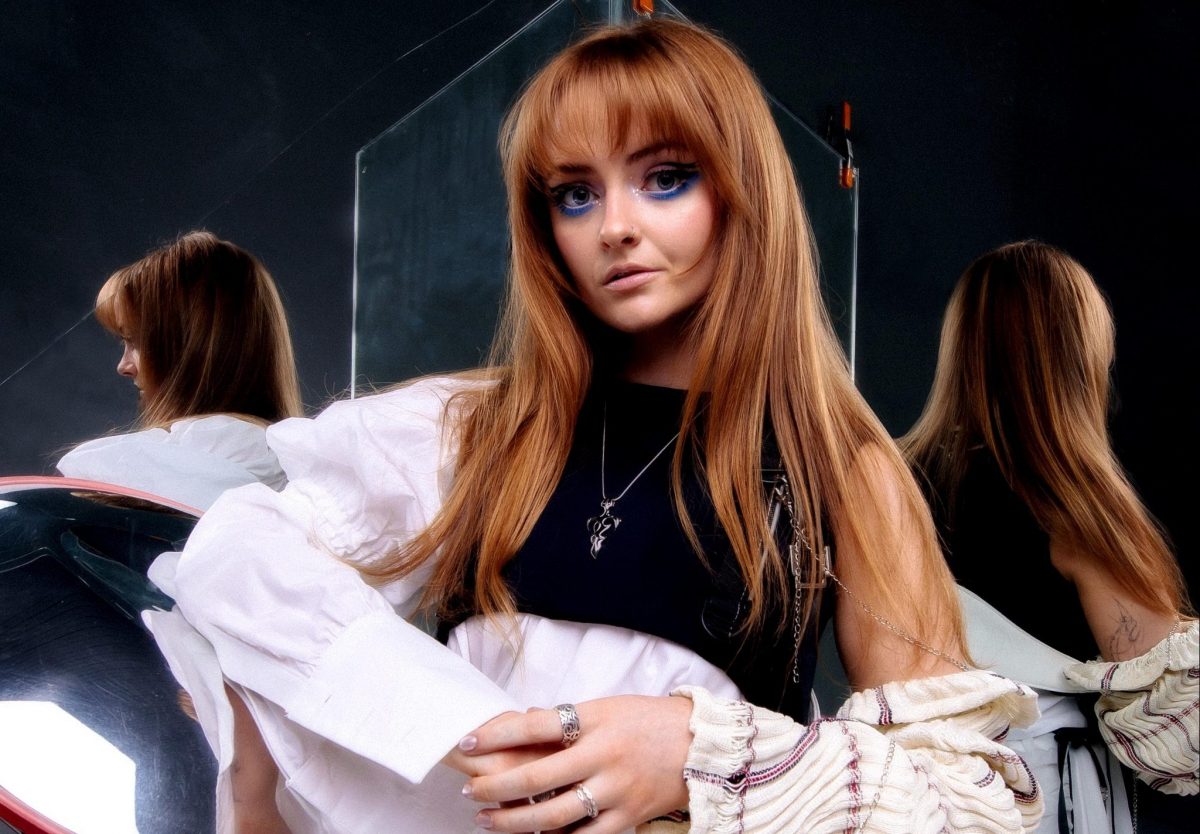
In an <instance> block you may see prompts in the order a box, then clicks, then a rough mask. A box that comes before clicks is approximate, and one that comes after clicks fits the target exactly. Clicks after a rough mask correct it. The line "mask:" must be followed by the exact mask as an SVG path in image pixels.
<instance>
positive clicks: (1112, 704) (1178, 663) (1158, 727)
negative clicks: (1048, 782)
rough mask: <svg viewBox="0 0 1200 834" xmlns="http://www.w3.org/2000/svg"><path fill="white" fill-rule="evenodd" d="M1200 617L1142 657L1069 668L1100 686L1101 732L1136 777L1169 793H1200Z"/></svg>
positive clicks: (1083, 681)
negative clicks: (1199, 628)
mask: <svg viewBox="0 0 1200 834" xmlns="http://www.w3.org/2000/svg"><path fill="white" fill-rule="evenodd" d="M1198 639H1200V635H1198V631H1197V621H1195V620H1192V621H1191V622H1189V623H1185V624H1184V627H1183V628H1182V630H1180V629H1179V628H1176V630H1174V631H1172V632H1171V634H1169V635H1168V636H1167V637H1166V638H1165V639H1163V640H1162V641H1161V642H1159V643H1158V644H1157V645H1156V646H1154V648H1152V649H1150V651H1148V652H1146V653H1145V654H1143V655H1139V656H1138V657H1135V658H1132V659H1130V660H1123V661H1119V662H1115V663H1110V662H1105V661H1091V662H1089V663H1079V664H1076V665H1073V666H1069V667H1067V669H1066V674H1067V677H1069V678H1070V679H1071V680H1073V681H1075V682H1076V683H1078V684H1079V685H1081V686H1083V687H1085V688H1086V689H1088V690H1089V691H1092V692H1098V693H1099V694H1100V698H1099V700H1097V702H1096V717H1097V718H1099V719H1100V734H1101V735H1102V736H1103V737H1104V742H1105V744H1107V745H1108V748H1109V750H1111V751H1112V752H1113V755H1115V756H1116V757H1117V759H1119V760H1120V762H1121V763H1122V764H1124V765H1125V766H1126V767H1128V768H1130V769H1131V770H1133V771H1134V773H1135V774H1136V775H1137V778H1138V779H1140V780H1141V781H1143V782H1145V783H1146V784H1148V785H1150V786H1151V787H1152V788H1154V789H1155V790H1158V791H1161V792H1163V793H1168V794H1184V795H1192V794H1195V793H1197V791H1198V789H1200V788H1198V785H1197V770H1198V769H1200V753H1198V752H1197V743H1198V741H1197V735H1198V734H1200V716H1198V714H1197V712H1198V706H1197V693H1198V691H1200V648H1198V646H1197V642H1198Z"/></svg>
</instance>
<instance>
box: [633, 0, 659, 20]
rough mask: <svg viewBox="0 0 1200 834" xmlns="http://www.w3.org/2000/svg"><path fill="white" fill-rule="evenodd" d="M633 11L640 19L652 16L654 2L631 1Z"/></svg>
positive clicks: (646, 0) (649, 0)
mask: <svg viewBox="0 0 1200 834" xmlns="http://www.w3.org/2000/svg"><path fill="white" fill-rule="evenodd" d="M632 2H633V10H634V11H635V12H637V13H638V14H640V15H641V16H642V17H649V16H650V15H652V14H654V0H632Z"/></svg>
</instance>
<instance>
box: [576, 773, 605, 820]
mask: <svg viewBox="0 0 1200 834" xmlns="http://www.w3.org/2000/svg"><path fill="white" fill-rule="evenodd" d="M575 796H577V797H579V801H580V802H582V803H583V810H584V811H586V812H587V815H588V819H593V820H594V819H595V818H596V815H597V814H599V813H600V809H599V808H597V807H596V797H594V796H592V792H591V791H589V790H588V787H587V785H585V784H583V782H580V783H579V784H578V785H576V786H575Z"/></svg>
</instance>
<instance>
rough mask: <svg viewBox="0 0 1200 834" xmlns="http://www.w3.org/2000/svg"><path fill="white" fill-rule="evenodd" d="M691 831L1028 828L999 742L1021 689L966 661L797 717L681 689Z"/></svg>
mask: <svg viewBox="0 0 1200 834" xmlns="http://www.w3.org/2000/svg"><path fill="white" fill-rule="evenodd" d="M678 694H682V695H687V696H688V697H690V698H691V699H692V701H693V706H692V718H691V730H692V733H693V740H692V744H691V748H690V750H689V753H688V762H687V767H686V770H685V772H684V776H685V778H686V780H687V783H688V795H689V812H690V814H691V825H692V827H691V831H692V832H693V834H701V833H702V832H704V833H705V834H729V832H753V833H754V834H775V833H776V832H778V834H784V832H794V831H805V832H809V834H818V833H819V832H830V833H831V834H832V832H839V834H840V832H844V831H869V832H897V834H899V832H904V834H927V832H928V833H929V834H933V832H939V834H940V832H944V831H973V832H995V834H1001V832H1018V831H1032V830H1033V829H1034V828H1036V827H1037V824H1038V820H1039V819H1040V818H1041V815H1042V797H1041V794H1040V791H1039V790H1038V787H1037V783H1036V781H1035V780H1034V779H1033V776H1032V774H1031V773H1030V772H1029V769H1028V768H1027V767H1026V766H1025V763H1024V761H1022V759H1021V758H1020V757H1019V756H1017V755H1016V754H1015V753H1013V752H1012V751H1011V750H1009V749H1008V748H1007V747H1005V746H1004V745H1003V743H1002V741H1003V738H1004V736H1005V734H1006V733H1007V732H1008V730H1009V728H1010V727H1012V726H1022V725H1026V724H1029V723H1032V721H1033V720H1034V719H1036V717H1037V696H1036V694H1035V693H1034V692H1033V691H1032V690H1030V689H1029V688H1028V687H1025V686H1022V685H1020V684H1017V683H1014V682H1012V681H1010V680H1007V679H1005V678H1002V677H999V676H998V675H993V674H991V673H989V672H982V671H969V672H961V673H958V674H954V675H947V676H944V677H936V678H923V679H920V680H911V681H904V682H894V683H888V684H885V685H883V686H880V687H877V688H875V689H871V690H866V691H863V692H857V693H855V694H853V695H852V696H851V697H850V698H849V699H848V700H847V701H846V703H845V705H843V707H842V709H841V710H840V711H839V712H838V716H837V718H825V719H820V720H817V721H815V722H814V723H812V724H810V725H808V726H804V725H801V724H797V723H796V722H795V721H793V720H792V719H790V718H788V717H787V716H783V715H780V714H778V713H774V712H771V711H769V710H765V709H760V708H759V707H756V706H753V705H751V704H748V703H745V702H741V701H730V700H726V699H722V698H716V697H714V696H713V695H711V694H710V693H708V692H707V691H706V690H703V689H699V688H694V687H683V688H682V689H680V690H678Z"/></svg>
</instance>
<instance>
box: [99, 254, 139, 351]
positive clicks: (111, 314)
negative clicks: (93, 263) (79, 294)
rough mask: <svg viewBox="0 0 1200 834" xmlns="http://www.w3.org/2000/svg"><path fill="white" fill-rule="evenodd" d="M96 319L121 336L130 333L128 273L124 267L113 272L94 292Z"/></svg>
mask: <svg viewBox="0 0 1200 834" xmlns="http://www.w3.org/2000/svg"><path fill="white" fill-rule="evenodd" d="M95 314H96V321H98V322H100V326H101V327H103V328H104V329H105V330H107V331H108V332H110V333H114V334H116V335H117V336H120V337H121V338H127V337H128V336H130V335H132V329H133V322H132V320H131V319H132V316H131V314H130V310H129V275H128V271H127V270H125V269H122V270H119V271H117V272H114V273H113V274H112V275H110V276H109V278H108V280H107V281H105V282H104V286H102V287H101V288H100V292H98V293H97V294H96V311H95Z"/></svg>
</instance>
